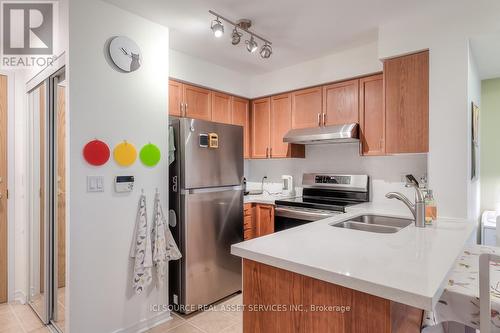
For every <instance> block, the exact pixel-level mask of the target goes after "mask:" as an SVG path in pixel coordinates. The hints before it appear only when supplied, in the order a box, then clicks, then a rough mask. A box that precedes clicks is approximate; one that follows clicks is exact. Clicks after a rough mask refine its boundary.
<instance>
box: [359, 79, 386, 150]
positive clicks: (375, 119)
mask: <svg viewBox="0 0 500 333" xmlns="http://www.w3.org/2000/svg"><path fill="white" fill-rule="evenodd" d="M359 128H360V140H361V153H362V154H363V155H385V110H384V77H383V75H382V74H379V75H373V76H369V77H365V78H362V79H360V80H359Z"/></svg>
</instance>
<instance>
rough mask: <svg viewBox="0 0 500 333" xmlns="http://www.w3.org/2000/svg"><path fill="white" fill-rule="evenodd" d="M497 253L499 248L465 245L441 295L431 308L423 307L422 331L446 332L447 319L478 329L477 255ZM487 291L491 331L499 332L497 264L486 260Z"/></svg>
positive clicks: (430, 332) (498, 266) (499, 309)
mask: <svg viewBox="0 0 500 333" xmlns="http://www.w3.org/2000/svg"><path fill="white" fill-rule="evenodd" d="M481 253H493V254H500V248H498V247H493V246H484V245H469V246H468V247H467V248H465V249H464V250H463V252H462V254H461V255H460V256H459V257H458V259H457V261H456V262H455V266H454V267H453V269H452V271H451V273H450V274H449V276H448V285H447V286H446V288H445V290H444V292H443V294H442V295H441V298H440V299H439V301H438V302H437V304H436V306H435V307H434V311H432V312H430V311H426V312H425V313H424V320H423V330H422V332H423V333H441V332H446V329H445V327H443V326H446V323H447V322H456V323H461V324H463V325H465V326H468V327H471V328H472V329H476V330H478V329H479V315H480V314H479V256H480V255H481ZM490 295H491V314H490V315H491V316H490V318H491V319H490V320H491V324H492V331H491V332H492V333H500V264H497V263H495V262H491V263H490Z"/></svg>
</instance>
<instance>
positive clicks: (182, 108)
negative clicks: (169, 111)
mask: <svg viewBox="0 0 500 333" xmlns="http://www.w3.org/2000/svg"><path fill="white" fill-rule="evenodd" d="M179 104H180V105H179V106H180V110H181V112H180V113H181V117H182V115H183V113H184V103H182V102H181V103H179Z"/></svg>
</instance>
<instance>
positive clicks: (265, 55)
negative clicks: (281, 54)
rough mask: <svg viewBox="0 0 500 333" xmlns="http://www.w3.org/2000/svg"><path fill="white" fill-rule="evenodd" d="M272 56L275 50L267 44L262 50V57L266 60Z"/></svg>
mask: <svg viewBox="0 0 500 333" xmlns="http://www.w3.org/2000/svg"><path fill="white" fill-rule="evenodd" d="M271 54H273V48H272V47H271V45H269V44H267V43H266V44H265V45H264V46H262V48H261V49H260V56H261V57H262V58H264V59H267V58H269V57H270V56H271Z"/></svg>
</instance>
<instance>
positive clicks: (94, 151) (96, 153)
mask: <svg viewBox="0 0 500 333" xmlns="http://www.w3.org/2000/svg"><path fill="white" fill-rule="evenodd" d="M109 155H110V150H109V147H108V145H107V144H106V143H104V142H102V141H101V140H97V139H96V140H93V141H90V142H89V143H87V144H86V145H85V147H83V157H84V158H85V160H86V161H87V162H88V163H89V164H91V165H96V166H99V165H103V164H105V163H106V162H107V161H108V160H109Z"/></svg>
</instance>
